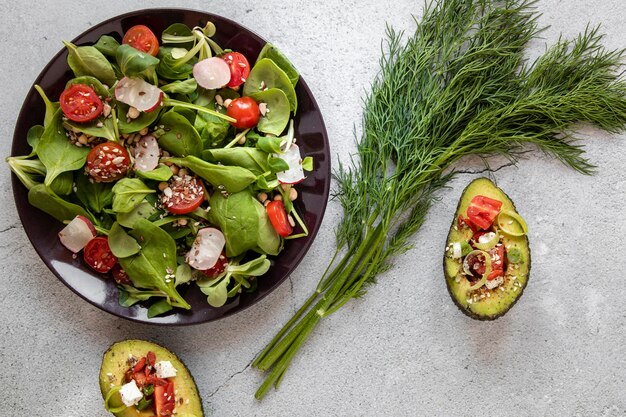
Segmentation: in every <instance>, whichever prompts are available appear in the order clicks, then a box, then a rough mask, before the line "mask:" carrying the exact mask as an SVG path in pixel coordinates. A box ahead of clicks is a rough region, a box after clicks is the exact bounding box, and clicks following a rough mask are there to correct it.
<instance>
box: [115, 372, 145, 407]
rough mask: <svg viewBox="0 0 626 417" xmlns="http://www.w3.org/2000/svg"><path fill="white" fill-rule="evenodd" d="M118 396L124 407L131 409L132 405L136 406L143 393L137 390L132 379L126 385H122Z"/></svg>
mask: <svg viewBox="0 0 626 417" xmlns="http://www.w3.org/2000/svg"><path fill="white" fill-rule="evenodd" d="M120 396H121V397H122V402H123V403H124V405H125V406H126V407H132V406H133V405H137V404H138V403H139V401H140V400H141V399H142V398H143V393H142V392H141V391H140V390H139V387H137V383H136V382H135V380H134V379H133V380H132V381H130V382H129V383H128V384H124V385H122V388H120Z"/></svg>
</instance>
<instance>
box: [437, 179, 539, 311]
mask: <svg viewBox="0 0 626 417" xmlns="http://www.w3.org/2000/svg"><path fill="white" fill-rule="evenodd" d="M477 195H483V196H485V197H489V198H493V199H495V200H499V201H501V202H502V208H501V210H502V211H505V210H510V211H514V212H516V213H517V210H516V209H515V205H514V204H513V202H512V201H511V199H510V198H509V197H508V196H507V195H506V194H505V193H504V192H503V191H502V190H501V189H499V188H498V187H497V186H496V185H495V184H494V183H493V182H491V181H490V180H489V179H487V178H478V179H476V180H474V181H472V182H471V183H470V184H469V185H468V186H467V187H466V188H465V190H464V191H463V194H462V195H461V199H460V201H459V205H458V206H457V210H456V214H455V215H454V219H453V220H452V226H451V227H450V233H449V234H448V239H447V242H446V247H449V246H450V245H451V244H452V243H454V242H467V241H469V240H470V238H471V237H472V234H473V233H472V231H471V230H470V229H469V228H467V227H464V228H463V229H461V230H458V227H457V219H458V218H459V215H463V217H465V218H467V207H468V206H469V204H470V202H471V201H472V198H474V197H475V196H477ZM494 222H496V221H494ZM500 234H501V235H502V236H503V239H502V240H501V242H502V243H503V244H504V246H505V248H506V253H507V254H508V253H509V251H511V250H513V249H517V250H518V251H519V252H520V255H521V256H520V261H519V262H517V263H515V264H513V263H511V262H508V264H507V266H506V270H505V274H504V282H503V283H502V284H501V285H500V286H498V287H496V288H494V289H493V290H488V289H486V288H485V287H483V288H482V289H479V290H476V291H473V292H471V293H469V292H468V290H469V288H470V287H471V286H472V284H473V283H471V282H469V281H468V279H467V278H466V277H465V275H463V265H462V259H452V257H451V253H450V252H448V251H445V253H444V261H443V263H444V272H445V277H446V284H447V286H448V291H449V292H450V296H451V297H452V299H453V300H454V302H455V304H456V305H457V306H458V307H459V309H461V311H463V312H464V313H465V314H467V315H468V316H470V317H472V318H475V319H479V320H494V319H496V318H498V317H500V316H502V315H504V314H505V313H506V312H507V311H509V309H510V308H511V307H513V305H514V304H515V302H516V301H517V300H518V299H519V298H520V296H521V295H522V293H523V292H524V288H526V283H527V282H528V276H529V272H530V248H529V245H528V238H527V237H526V235H524V236H519V237H514V236H509V235H507V234H505V233H502V232H500ZM505 256H506V255H505ZM513 277H515V279H514V278H513ZM500 288H503V290H502V289H500ZM487 294H488V295H487ZM482 295H484V298H481V296H482ZM474 300H476V301H474Z"/></svg>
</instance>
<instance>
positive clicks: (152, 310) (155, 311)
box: [146, 300, 174, 407]
mask: <svg viewBox="0 0 626 417" xmlns="http://www.w3.org/2000/svg"><path fill="white" fill-rule="evenodd" d="M173 309H174V307H172V305H171V304H170V303H169V302H168V300H159V301H157V302H156V303H154V304H152V305H151V306H150V307H149V308H148V318H149V319H151V318H153V317H156V316H160V315H161V314H165V313H167V312H169V311H172V310H173ZM150 402H152V400H150ZM146 407H147V406H146Z"/></svg>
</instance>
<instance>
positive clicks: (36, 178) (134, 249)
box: [7, 22, 313, 317]
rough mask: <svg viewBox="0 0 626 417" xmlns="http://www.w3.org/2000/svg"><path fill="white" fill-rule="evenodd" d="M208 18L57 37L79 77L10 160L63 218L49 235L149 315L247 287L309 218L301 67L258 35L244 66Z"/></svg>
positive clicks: (41, 204) (42, 202) (36, 200)
mask: <svg viewBox="0 0 626 417" xmlns="http://www.w3.org/2000/svg"><path fill="white" fill-rule="evenodd" d="M215 33H216V28H215V26H214V25H213V24H212V23H210V22H209V23H207V24H206V26H204V27H194V28H189V27H187V26H186V25H184V24H181V23H176V24H173V25H171V26H170V27H168V28H167V29H166V30H164V31H163V33H162V34H161V39H160V42H159V39H158V38H157V37H156V36H155V35H154V33H153V32H152V31H151V29H150V28H148V27H146V26H143V25H138V26H134V27H132V28H130V29H129V30H128V31H127V32H126V33H125V34H124V37H123V39H121V43H120V40H118V39H116V38H114V37H112V36H108V35H104V36H102V37H100V39H99V40H98V41H97V42H96V43H95V44H93V45H85V46H77V45H73V44H72V43H68V42H65V46H66V48H67V52H68V58H67V63H68V65H69V67H70V68H71V70H72V72H73V73H74V76H75V78H73V79H71V80H70V81H68V83H67V85H66V86H65V90H64V91H63V92H62V93H61V95H60V97H59V98H58V101H53V99H54V98H55V97H48V96H47V95H46V92H45V91H43V89H42V88H40V87H39V86H35V88H36V89H37V91H38V92H39V94H40V95H41V97H42V99H43V101H44V103H45V117H44V120H43V121H42V124H39V125H35V126H32V127H31V128H30V130H29V131H28V134H27V137H26V140H27V141H28V144H29V145H30V146H31V147H32V151H31V152H30V154H29V155H24V156H15V157H10V158H8V159H7V160H8V163H9V165H10V168H11V170H12V171H13V172H14V173H15V175H16V176H17V177H18V178H19V179H20V181H21V182H22V183H23V184H24V186H26V187H27V188H28V190H29V192H28V200H29V202H30V204H32V205H33V206H35V207H37V208H38V209H40V210H42V211H44V212H46V213H48V214H49V215H51V216H52V217H54V218H56V219H57V220H59V221H61V222H63V223H65V227H63V228H62V226H59V228H60V229H61V228H62V230H60V232H59V239H60V242H61V243H62V244H63V245H65V246H66V247H67V248H68V250H70V251H72V252H74V254H75V257H76V258H78V255H77V254H78V253H79V252H81V251H82V253H83V256H82V258H83V260H82V261H80V260H77V262H84V263H86V264H87V265H88V266H89V267H91V268H93V269H94V270H95V271H97V272H99V273H102V274H110V275H112V279H114V280H115V282H116V283H117V286H118V288H119V301H120V304H121V305H123V306H126V307H130V306H132V305H133V304H135V303H137V302H140V301H146V300H149V301H148V303H149V304H150V306H149V309H148V316H149V317H154V316H157V315H160V314H164V313H167V312H168V311H170V310H172V309H173V308H175V307H178V308H183V309H190V308H191V307H190V305H189V304H188V302H187V301H186V300H185V299H184V298H183V297H182V296H181V295H180V293H179V291H178V287H179V286H180V285H183V284H191V283H193V284H194V285H197V286H198V287H199V288H200V290H201V291H202V292H203V293H204V294H206V295H207V300H208V303H209V304H210V305H211V306H213V307H220V306H222V305H224V304H225V303H226V302H227V301H228V298H229V297H234V296H236V295H237V294H238V293H240V292H242V291H254V290H255V287H256V282H257V281H256V280H257V277H260V276H262V275H263V274H265V273H266V272H267V271H268V270H269V268H270V260H269V259H268V256H275V255H278V254H279V253H280V252H281V250H282V249H283V245H284V244H285V240H288V239H294V238H298V237H303V236H306V235H307V234H308V230H307V227H306V225H305V224H304V222H303V221H302V220H301V217H300V216H299V215H298V213H297V211H296V210H295V209H294V205H293V202H294V200H296V199H297V198H298V192H297V190H296V188H295V185H296V184H297V183H299V182H300V181H302V180H303V179H304V178H305V171H310V170H312V168H313V161H312V159H311V158H310V157H306V158H303V157H302V155H301V154H300V149H299V148H298V145H296V138H295V137H294V121H293V119H292V116H293V115H294V114H295V113H296V111H297V107H298V102H297V97H296V93H295V85H296V84H297V82H298V78H299V75H298V72H297V71H296V70H295V68H294V67H293V65H292V64H291V63H290V62H289V60H288V59H287V58H286V57H285V56H284V55H283V54H282V53H281V52H280V51H278V50H277V49H276V48H275V47H274V46H272V45H270V44H267V45H265V47H264V48H263V49H262V50H261V52H260V54H259V56H258V59H257V60H256V62H255V63H254V65H250V63H249V62H248V59H247V58H246V56H245V55H244V54H242V53H239V52H237V51H232V50H229V49H222V47H220V46H219V45H218V44H217V43H216V42H215V41H214V40H213V37H214V35H215Z"/></svg>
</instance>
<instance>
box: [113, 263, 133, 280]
mask: <svg viewBox="0 0 626 417" xmlns="http://www.w3.org/2000/svg"><path fill="white" fill-rule="evenodd" d="M111 274H113V279H114V280H115V282H117V283H118V284H125V285H133V282H132V281H131V280H130V277H129V276H128V274H127V273H126V271H124V268H122V265H120V264H115V265H114V266H113V269H111Z"/></svg>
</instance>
